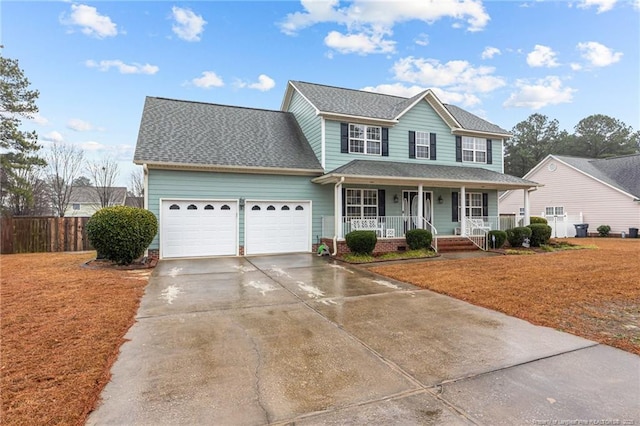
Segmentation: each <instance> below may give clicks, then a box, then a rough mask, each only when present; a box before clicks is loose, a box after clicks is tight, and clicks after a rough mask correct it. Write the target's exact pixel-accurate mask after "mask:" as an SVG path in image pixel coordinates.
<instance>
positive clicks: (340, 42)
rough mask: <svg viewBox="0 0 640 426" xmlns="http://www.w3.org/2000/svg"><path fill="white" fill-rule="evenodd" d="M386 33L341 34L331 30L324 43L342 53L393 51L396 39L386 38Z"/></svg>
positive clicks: (362, 53) (361, 53)
mask: <svg viewBox="0 0 640 426" xmlns="http://www.w3.org/2000/svg"><path fill="white" fill-rule="evenodd" d="M384 35H385V34H384V33H375V34H374V33H372V34H365V33H359V34H341V33H339V32H338V31H331V32H330V33H329V34H327V36H326V37H325V39H324V43H325V44H326V45H327V46H328V47H330V48H332V49H335V50H337V51H338V52H340V53H345V54H346V53H357V54H360V55H367V54H370V53H392V52H394V51H395V44H396V42H395V41H391V40H384Z"/></svg>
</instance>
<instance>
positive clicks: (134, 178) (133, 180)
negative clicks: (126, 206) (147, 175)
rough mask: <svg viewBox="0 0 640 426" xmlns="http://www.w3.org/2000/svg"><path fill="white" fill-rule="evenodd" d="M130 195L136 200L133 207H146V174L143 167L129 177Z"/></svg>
mask: <svg viewBox="0 0 640 426" xmlns="http://www.w3.org/2000/svg"><path fill="white" fill-rule="evenodd" d="M129 194H131V196H132V197H135V199H136V202H135V205H134V206H133V207H140V208H143V207H144V174H143V170H142V168H141V167H139V168H136V169H135V170H133V171H132V172H131V175H130V176H129Z"/></svg>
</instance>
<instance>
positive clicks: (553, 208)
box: [544, 206, 564, 216]
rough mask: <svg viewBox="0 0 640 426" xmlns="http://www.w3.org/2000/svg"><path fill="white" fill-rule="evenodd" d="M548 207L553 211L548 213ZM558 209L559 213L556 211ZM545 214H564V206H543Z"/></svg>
mask: <svg viewBox="0 0 640 426" xmlns="http://www.w3.org/2000/svg"><path fill="white" fill-rule="evenodd" d="M549 209H551V210H552V211H553V213H549ZM558 210H560V212H561V213H558ZM544 215H545V216H564V206H547V207H545V208H544Z"/></svg>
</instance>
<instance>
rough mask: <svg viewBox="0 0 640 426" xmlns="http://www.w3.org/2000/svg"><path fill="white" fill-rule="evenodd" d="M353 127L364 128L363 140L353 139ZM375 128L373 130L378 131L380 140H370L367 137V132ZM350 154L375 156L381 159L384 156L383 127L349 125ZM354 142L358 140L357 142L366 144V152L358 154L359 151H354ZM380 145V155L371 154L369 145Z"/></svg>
mask: <svg viewBox="0 0 640 426" xmlns="http://www.w3.org/2000/svg"><path fill="white" fill-rule="evenodd" d="M352 126H359V127H362V128H363V138H362V139H360V138H352V137H351V127H352ZM370 128H373V129H378V134H379V135H380V139H377V140H376V139H369V138H368V137H367V130H368V129H370ZM348 131H349V154H363V155H375V156H377V157H381V156H382V127H381V126H368V125H366V124H358V123H349V130H348ZM352 140H357V141H362V142H363V143H364V152H357V151H352V150H351V141H352ZM373 142H375V143H378V144H379V145H380V152H379V153H378V154H376V153H371V152H369V144H370V143H373Z"/></svg>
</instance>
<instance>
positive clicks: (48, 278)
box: [0, 252, 151, 425]
mask: <svg viewBox="0 0 640 426" xmlns="http://www.w3.org/2000/svg"><path fill="white" fill-rule="evenodd" d="M92 258H95V253H94V252H83V253H36V254H18V255H2V256H1V257H0V278H1V279H2V286H1V288H0V297H1V299H0V309H1V311H0V315H1V317H0V318H1V324H0V331H1V336H2V347H1V359H0V373H1V377H0V385H1V386H0V387H1V389H2V413H1V417H0V423H2V424H6V425H27V424H29V425H31V424H47V425H57V424H65V425H73V424H76V425H81V424H84V422H85V420H86V417H87V415H88V413H89V411H90V410H91V409H92V408H93V406H94V404H95V402H96V401H97V398H98V396H99V393H100V391H101V390H102V388H103V387H104V385H105V384H106V383H107V382H108V380H109V369H110V367H111V364H112V363H113V362H114V360H115V358H116V356H117V353H118V348H119V347H120V345H121V344H122V343H123V341H124V340H123V336H124V334H125V333H126V331H127V330H128V329H129V327H130V326H131V325H132V323H133V319H134V315H135V312H136V310H137V308H138V305H139V302H140V298H141V297H142V294H143V292H144V287H145V285H146V283H147V280H148V278H147V277H148V274H149V273H150V271H151V270H143V271H111V270H96V269H88V268H85V267H82V265H83V263H84V262H86V261H88V260H90V259H92Z"/></svg>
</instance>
